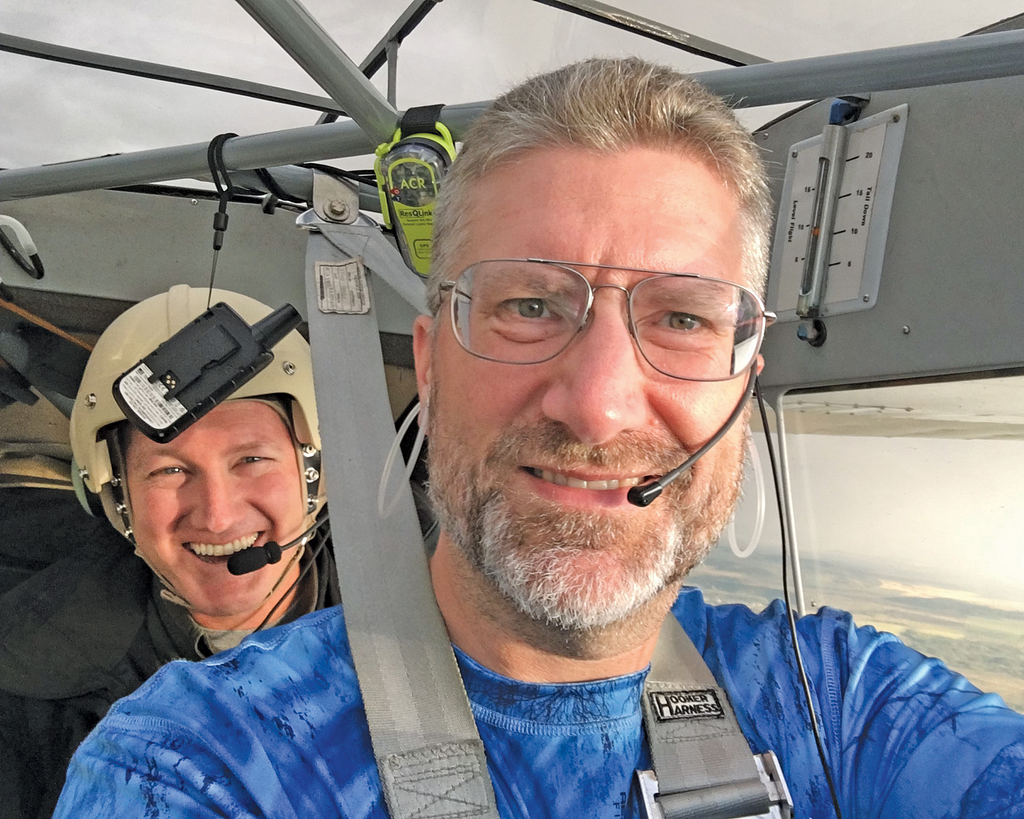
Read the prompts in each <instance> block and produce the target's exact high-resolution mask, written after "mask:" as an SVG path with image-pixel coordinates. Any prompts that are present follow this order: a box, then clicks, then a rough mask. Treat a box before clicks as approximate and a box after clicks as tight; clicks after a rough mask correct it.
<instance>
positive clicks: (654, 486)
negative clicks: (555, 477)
mask: <svg viewBox="0 0 1024 819" xmlns="http://www.w3.org/2000/svg"><path fill="white" fill-rule="evenodd" d="M756 379H757V362H756V361H755V362H754V365H753V366H752V367H751V368H750V376H749V377H748V378H747V386H746V388H745V389H744V390H743V394H742V395H741V396H740V400H739V402H738V403H737V404H736V407H735V408H734V409H733V411H732V413H731V414H730V415H729V417H728V418H727V419H726V421H725V423H724V424H723V425H722V427H721V429H719V430H718V432H716V433H715V434H714V435H712V436H711V437H710V438H709V439H708V440H707V441H705V442H704V444H703V445H701V447H700V448H699V449H698V450H697V451H696V452H694V453H693V454H692V455H691V456H690V457H689V458H687V459H686V460H685V461H683V462H682V463H681V464H680V465H679V466H677V467H676V468H675V469H673V470H672V471H671V472H666V473H665V474H664V475H662V476H661V477H660V478H658V479H657V480H656V481H651V482H650V483H646V484H644V485H643V486H634V487H632V488H631V489H630V490H629V492H627V493H626V500H628V501H629V502H630V503H631V504H633V505H634V506H639V507H641V508H643V507H645V506H650V505H651V504H652V503H654V501H655V500H657V499H658V496H659V495H660V494H661V493H662V492H664V491H665V487H666V486H668V485H669V484H670V483H672V481H674V480H675V479H676V478H678V477H679V476H680V475H682V474H683V473H684V472H685V471H686V470H687V469H689V468H690V467H691V466H693V465H694V464H695V463H697V461H698V460H699V459H700V458H701V457H702V456H703V455H704V453H705V452H707V451H708V450H709V449H711V447H713V446H714V445H715V444H717V443H718V442H719V441H720V440H722V436H723V435H725V433H727V432H728V431H729V429H730V427H732V425H733V424H735V423H736V421H737V419H739V417H740V416H741V415H742V414H743V408H744V407H745V406H746V405H747V399H748V398H750V395H751V393H752V392H753V389H754V382H755V380H756Z"/></svg>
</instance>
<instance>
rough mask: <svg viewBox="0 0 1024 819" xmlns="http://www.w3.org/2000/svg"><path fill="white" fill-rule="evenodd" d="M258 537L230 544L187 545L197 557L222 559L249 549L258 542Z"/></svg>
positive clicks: (247, 537)
mask: <svg viewBox="0 0 1024 819" xmlns="http://www.w3.org/2000/svg"><path fill="white" fill-rule="evenodd" d="M256 537H257V536H256V535H254V534H253V535H246V536H245V537H240V538H238V539H237V540H232V541H231V542H230V543H189V544H187V545H188V548H189V549H191V550H192V551H193V552H195V553H196V554H197V555H204V556H206V557H222V556H224V555H233V554H234V553H235V552H240V551H242V549H248V548H249V547H250V546H252V544H254V543H255V542H256Z"/></svg>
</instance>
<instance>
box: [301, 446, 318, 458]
mask: <svg viewBox="0 0 1024 819" xmlns="http://www.w3.org/2000/svg"><path fill="white" fill-rule="evenodd" d="M316 451H317V450H316V447H315V446H313V445H312V444H306V445H305V446H304V447H302V456H303V457H304V458H312V457H313V456H314V455H316Z"/></svg>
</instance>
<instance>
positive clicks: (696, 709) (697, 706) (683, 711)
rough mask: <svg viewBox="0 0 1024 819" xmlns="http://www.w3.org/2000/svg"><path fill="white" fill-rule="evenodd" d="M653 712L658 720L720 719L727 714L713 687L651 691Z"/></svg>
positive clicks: (648, 694)
mask: <svg viewBox="0 0 1024 819" xmlns="http://www.w3.org/2000/svg"><path fill="white" fill-rule="evenodd" d="M647 696H648V697H649V698H650V702H651V712H652V713H653V714H654V717H655V719H657V720H658V722H671V721H672V720H680V719H718V718H721V717H724V716H725V711H724V710H723V709H722V703H721V702H720V701H719V699H718V694H716V693H715V691H714V690H713V689H711V688H698V689H693V690H689V691H684V690H680V691H649V692H647Z"/></svg>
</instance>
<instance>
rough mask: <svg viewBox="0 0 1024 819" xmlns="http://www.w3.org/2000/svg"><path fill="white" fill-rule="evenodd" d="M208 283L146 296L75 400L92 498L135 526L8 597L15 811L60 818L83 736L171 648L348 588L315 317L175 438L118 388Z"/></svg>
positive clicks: (86, 492) (1, 617)
mask: <svg viewBox="0 0 1024 819" xmlns="http://www.w3.org/2000/svg"><path fill="white" fill-rule="evenodd" d="M207 297H208V292H207V291H206V290H205V289H193V288H189V287H186V286H184V285H181V286H177V287H173V288H171V290H170V291H169V292H167V293H164V294H161V295H158V296H154V297H152V298H150V299H147V300H145V301H143V302H140V303H139V304H137V305H135V306H134V307H132V308H131V309H129V310H128V311H126V312H125V313H124V314H123V315H121V316H120V317H119V318H117V319H116V320H115V321H114V322H113V323H112V324H111V325H110V327H108V328H107V330H106V331H105V332H104V333H103V335H102V336H101V337H100V339H99V341H98V342H97V344H96V347H95V349H94V351H93V354H92V355H91V357H90V359H89V363H88V365H87V367H86V370H85V373H84V375H83V378H82V383H81V387H80V389H79V392H78V397H77V399H76V402H75V407H74V410H73V412H72V416H71V442H72V450H73V453H74V456H75V460H76V462H77V463H76V466H77V471H78V475H77V477H80V479H81V486H80V487H79V488H80V490H81V495H80V497H81V499H82V500H83V501H84V502H85V503H86V504H87V506H88V507H90V508H91V509H92V510H93V512H94V513H95V514H105V515H106V517H107V518H108V520H109V521H110V523H111V524H112V525H113V526H114V528H115V529H116V530H117V531H118V532H119V533H120V535H122V536H123V538H122V537H118V536H117V535H115V534H114V533H110V535H111V536H110V538H106V539H101V541H100V542H97V541H96V539H92V540H90V541H89V542H87V543H85V544H83V545H81V547H80V548H77V549H75V550H71V551H70V552H69V556H68V557H67V558H65V559H64V560H61V561H59V562H58V563H55V564H53V565H52V566H50V567H48V568H47V569H45V570H44V571H42V572H40V573H39V574H38V575H36V576H35V577H33V578H31V579H30V580H28V581H26V582H25V583H23V584H21V585H20V586H18V587H17V588H16V589H14V590H12V591H11V592H10V593H8V594H7V595H5V596H4V598H3V599H2V600H0V623H3V624H4V626H3V630H2V632H0V658H2V662H0V768H2V770H3V775H2V776H0V815H3V816H24V817H34V816H49V815H50V813H51V812H52V810H53V806H54V804H55V803H56V799H57V796H58V794H59V793H60V790H61V787H62V785H63V781H64V771H65V770H66V767H67V762H68V760H69V759H70V757H71V754H72V753H73V751H74V749H75V747H76V746H77V745H78V743H79V742H80V741H81V739H82V738H83V737H84V736H85V735H86V734H87V733H88V732H89V731H90V730H91V729H92V727H93V726H94V725H95V724H96V723H97V722H98V721H99V719H100V718H101V717H102V716H103V715H104V714H105V713H106V711H107V709H108V708H109V706H110V705H111V704H112V703H113V702H114V701H115V700H116V699H119V698H120V697H122V696H125V695H127V694H129V693H131V692H132V691H134V690H135V689H136V688H137V687H138V686H139V685H141V684H142V682H143V681H145V680H146V679H147V678H148V677H149V676H151V675H152V674H153V673H154V672H155V671H156V670H157V669H158V668H159V667H160V666H161V665H163V664H164V663H166V662H168V661H170V660H172V659H187V660H198V659H201V658H203V657H207V656H210V655H211V654H214V653H216V652H218V651H222V650H224V649H226V648H230V647H232V646H234V645H237V644H238V643H239V642H240V641H241V640H242V639H243V638H244V637H245V636H246V635H247V634H249V633H251V632H252V631H254V630H256V629H259V628H263V627H266V626H269V625H276V624H278V623H283V622H288V621H291V620H294V619H295V618H297V617H299V616H301V615H303V614H307V613H309V612H311V611H314V610H316V609H320V608H324V607H327V606H331V605H334V604H336V603H337V602H339V594H338V591H337V578H336V574H335V569H334V565H333V558H332V555H331V550H330V548H324V545H325V543H326V540H327V535H326V534H325V533H324V531H323V530H320V531H316V532H309V530H310V529H311V527H312V525H313V523H314V520H315V518H316V515H317V512H318V511H319V509H320V507H321V505H322V503H323V500H324V497H325V496H324V491H323V489H324V487H323V482H322V481H321V480H320V469H319V467H320V463H319V459H320V437H319V430H318V424H317V413H316V405H315V403H314V397H313V377H312V361H311V359H310V353H309V345H308V344H307V343H306V342H305V341H304V340H303V339H302V337H301V336H300V335H299V334H298V333H297V332H294V331H293V332H291V333H289V334H288V336H286V337H285V338H284V339H283V340H282V341H281V342H279V343H278V344H277V345H276V346H275V348H274V352H275V358H274V361H273V362H271V364H270V365H269V366H268V367H267V368H266V369H264V370H263V371H262V372H260V373H259V374H258V375H257V376H256V377H255V378H253V379H252V380H251V381H249V382H248V383H246V384H245V385H243V386H242V388H240V389H239V390H238V391H237V392H236V393H235V394H234V395H233V396H232V398H231V399H230V400H228V401H227V402H225V403H223V404H221V405H219V406H217V407H215V408H214V409H213V410H212V411H210V412H209V413H208V414H207V415H206V416H204V417H203V418H201V419H200V420H199V421H197V422H196V423H195V424H193V425H192V426H191V427H189V428H188V429H186V430H185V431H184V432H182V433H181V434H180V435H179V436H178V437H176V438H175V439H174V440H172V441H170V442H169V443H155V442H154V441H152V440H150V439H149V438H147V437H145V436H144V435H143V434H142V433H140V432H139V431H138V430H136V429H134V428H133V427H131V426H130V425H129V424H128V423H127V421H126V420H125V416H124V414H123V412H122V411H121V410H120V409H119V408H118V406H117V404H116V403H115V401H114V399H113V395H112V385H113V382H114V381H115V379H116V378H117V377H118V376H120V375H121V374H122V373H123V372H125V371H126V370H128V369H129V368H131V367H132V366H133V365H134V364H136V362H138V361H139V360H140V359H142V358H144V357H145V356H147V355H148V354H149V353H150V352H152V351H153V350H154V349H155V348H156V347H157V346H158V345H159V344H161V343H162V342H164V341H166V340H167V339H168V338H170V337H171V336H173V335H174V334H175V333H176V332H178V331H179V330H180V329H181V328H182V327H184V326H185V325H186V324H188V323H189V322H190V321H192V320H193V319H195V318H196V317H197V316H198V315H200V314H201V313H203V312H204V311H205V309H206V305H207ZM211 301H212V302H213V303H216V302H226V303H227V304H228V306H230V307H231V308H232V309H234V310H235V311H236V312H237V313H239V314H240V315H241V316H242V318H244V319H245V320H246V321H247V322H249V323H250V324H253V323H255V322H256V321H258V320H260V319H262V318H264V317H265V316H266V315H267V314H268V313H269V312H270V309H269V308H268V307H266V306H265V305H263V304H261V303H260V302H258V301H256V300H254V299H251V298H249V297H247V296H243V295H239V294H237V293H230V292H226V291H217V290H215V291H213V294H212V299H211ZM125 538H126V539H127V543H126V541H125ZM296 539H298V543H297V544H296V547H295V548H289V549H286V550H285V551H284V552H283V554H282V556H281V559H280V561H279V562H277V563H273V564H269V565H264V566H263V567H262V568H259V569H257V570H255V571H249V572H246V573H244V574H240V575H235V574H233V573H231V572H230V571H229V570H228V565H227V563H228V560H229V558H230V556H231V555H232V554H235V553H237V552H241V551H243V550H248V549H254V548H255V549H259V548H260V547H262V546H263V545H264V544H266V543H268V542H271V541H274V542H276V543H278V544H280V545H282V546H284V545H286V544H288V543H289V542H291V541H294V540H296ZM129 543H130V544H131V547H134V552H135V555H137V556H138V557H140V558H142V561H145V562H144V563H143V562H142V561H139V560H137V559H136V558H135V557H134V556H133V555H132V553H131V549H130V548H127V549H126V548H124V546H126V545H128V544H129ZM257 563H258V562H257ZM147 566H148V568H147Z"/></svg>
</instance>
